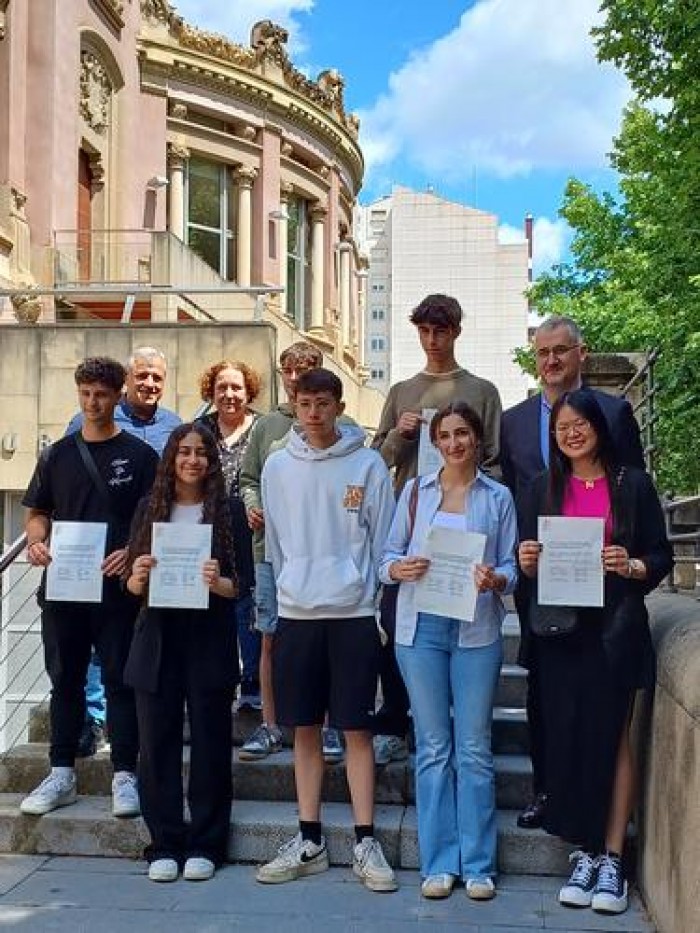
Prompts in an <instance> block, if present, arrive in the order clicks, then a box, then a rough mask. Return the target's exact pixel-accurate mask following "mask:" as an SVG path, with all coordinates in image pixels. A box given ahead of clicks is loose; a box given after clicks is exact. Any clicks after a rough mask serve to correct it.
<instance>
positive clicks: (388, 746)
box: [372, 735, 408, 765]
mask: <svg viewBox="0 0 700 933" xmlns="http://www.w3.org/2000/svg"><path fill="white" fill-rule="evenodd" d="M372 745H373V747H374V763H375V765H388V764H389V762H390V761H405V760H406V759H407V758H408V742H407V741H406V739H402V738H401V736H399V735H375V737H374V740H373V742H372Z"/></svg>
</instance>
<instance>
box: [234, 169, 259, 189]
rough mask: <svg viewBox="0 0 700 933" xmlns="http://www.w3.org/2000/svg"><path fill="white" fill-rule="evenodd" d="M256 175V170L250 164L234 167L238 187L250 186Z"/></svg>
mask: <svg viewBox="0 0 700 933" xmlns="http://www.w3.org/2000/svg"><path fill="white" fill-rule="evenodd" d="M257 176H258V170H257V169H256V168H253V167H252V166H251V165H241V166H239V167H238V168H237V169H236V176H235V177H236V181H237V182H238V187H239V188H252V186H253V182H254V181H255V179H256V178H257Z"/></svg>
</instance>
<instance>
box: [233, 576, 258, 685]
mask: <svg viewBox="0 0 700 933" xmlns="http://www.w3.org/2000/svg"><path fill="white" fill-rule="evenodd" d="M233 611H234V613H235V616H236V627H237V629H238V646H239V648H240V654H241V683H242V684H243V685H244V686H245V687H246V688H247V689H253V692H255V693H257V692H258V691H259V690H260V686H259V669H260V632H258V631H256V630H255V628H254V625H253V623H254V620H255V610H254V606H253V594H252V593H249V594H248V595H247V596H240V597H239V598H238V599H234V601H233Z"/></svg>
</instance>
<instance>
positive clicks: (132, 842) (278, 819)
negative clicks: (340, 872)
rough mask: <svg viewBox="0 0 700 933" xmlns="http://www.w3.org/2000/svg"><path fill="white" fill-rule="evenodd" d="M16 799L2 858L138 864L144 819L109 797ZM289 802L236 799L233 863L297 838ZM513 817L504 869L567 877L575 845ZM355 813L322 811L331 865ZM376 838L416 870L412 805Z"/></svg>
mask: <svg viewBox="0 0 700 933" xmlns="http://www.w3.org/2000/svg"><path fill="white" fill-rule="evenodd" d="M20 800H21V795H19V794H0V852H15V853H23V854H38V855H76V856H86V855H99V856H112V857H115V856H116V857H120V856H121V857H127V858H140V857H141V853H142V850H143V847H144V845H145V844H146V841H147V833H146V829H145V826H144V824H143V821H142V819H141V818H138V819H128V820H118V819H116V818H115V817H113V816H112V815H111V812H110V801H109V799H108V798H106V797H79V798H78V802H77V803H76V804H74V805H73V806H70V807H64V808H62V809H60V810H56V811H54V812H53V813H48V814H46V815H45V816H42V817H34V816H24V815H23V814H21V813H20V812H19V803H20ZM297 818H298V817H297V812H296V806H295V804H292V803H275V802H269V801H266V802H258V801H237V802H235V803H234V805H233V809H232V814H231V834H230V838H229V859H230V860H231V861H233V862H248V863H258V862H263V861H266V860H268V859H270V858H272V857H273V856H274V854H275V852H276V850H277V848H278V847H279V846H280V845H281V844H282V843H283V842H285V841H286V840H287V839H289V838H290V837H291V836H293V835H294V834H295V833H296V832H297V828H298V824H297ZM515 820H516V813H514V812H512V811H507V810H506V811H500V812H499V814H498V864H499V870H500V871H502V872H505V873H508V874H520V875H564V874H566V871H567V855H568V852H569V851H570V849H571V847H570V846H567V845H565V844H564V843H562V842H561V841H559V840H557V839H554V838H553V837H551V836H547V835H546V834H545V833H543V832H541V831H534V832H533V831H526V830H521V829H518V828H517V826H516V822H515ZM352 822H353V820H352V815H351V812H350V808H349V807H348V806H346V805H343V804H339V803H329V804H326V805H325V806H324V808H323V824H324V832H325V834H326V837H327V840H328V849H329V854H330V859H331V862H332V864H334V865H347V864H348V863H349V862H350V858H351V852H352V844H353V841H354V838H353V826H352ZM375 827H376V831H377V836H378V838H379V839H380V840H381V843H382V846H383V847H384V851H385V853H386V856H387V858H388V860H389V861H390V862H391V864H392V865H394V866H395V867H397V868H409V869H415V868H418V867H419V865H418V838H417V832H416V814H415V810H414V809H413V808H412V807H402V806H388V805H384V806H382V805H380V806H378V807H377V809H376V813H375Z"/></svg>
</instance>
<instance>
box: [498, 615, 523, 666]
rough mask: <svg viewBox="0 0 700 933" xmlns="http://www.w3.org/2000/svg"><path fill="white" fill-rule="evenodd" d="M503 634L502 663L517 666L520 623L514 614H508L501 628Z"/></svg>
mask: <svg viewBox="0 0 700 933" xmlns="http://www.w3.org/2000/svg"><path fill="white" fill-rule="evenodd" d="M501 631H502V632H503V663H504V664H517V663H518V649H519V648H520V623H519V622H518V616H517V615H516V613H515V612H509V613H508V615H507V616H506V617H505V619H504V620H503V625H502V626H501Z"/></svg>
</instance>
